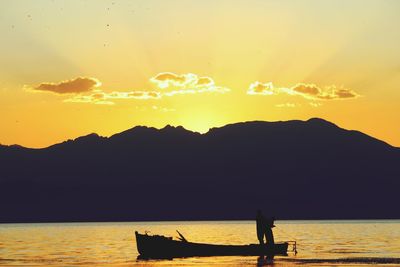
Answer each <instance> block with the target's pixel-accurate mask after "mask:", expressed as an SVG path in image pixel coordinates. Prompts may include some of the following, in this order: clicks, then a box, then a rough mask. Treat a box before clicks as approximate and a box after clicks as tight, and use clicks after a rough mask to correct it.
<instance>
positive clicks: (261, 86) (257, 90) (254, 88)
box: [247, 81, 276, 95]
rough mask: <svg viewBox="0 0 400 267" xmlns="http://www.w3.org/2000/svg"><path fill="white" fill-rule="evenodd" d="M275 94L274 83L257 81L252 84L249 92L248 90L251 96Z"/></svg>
mask: <svg viewBox="0 0 400 267" xmlns="http://www.w3.org/2000/svg"><path fill="white" fill-rule="evenodd" d="M275 93H276V92H275V90H274V86H273V84H272V82H269V83H261V82H258V81H257V82H254V83H252V84H250V87H249V90H247V94H249V95H273V94H275Z"/></svg>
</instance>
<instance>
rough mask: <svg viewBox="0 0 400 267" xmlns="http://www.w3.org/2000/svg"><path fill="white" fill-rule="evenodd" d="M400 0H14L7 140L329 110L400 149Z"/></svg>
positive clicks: (27, 141) (9, 6) (2, 135)
mask: <svg viewBox="0 0 400 267" xmlns="http://www.w3.org/2000/svg"><path fill="white" fill-rule="evenodd" d="M399 12H400V1H396V0H394V1H389V0H387V1H386V0H385V1H381V0H375V1H371V0H360V1H353V0H346V1H344V0H343V1H342V0H331V1H330V0H327V1H319V0H314V1H313V0H304V1H285V0H283V1H282V0H279V1H268V0H243V1H240V0H236V1H232V0H231V1H223V0H218V1H215V0H202V1H193V0H169V1H164V0H143V1H142V0H133V1H123V0H121V1H117V0H114V1H106V0H80V1H77V0H68V1H66V0H64V1H62V0H36V1H29V0H1V1H0V32H1V41H0V143H1V144H6V145H10V144H20V145H23V146H27V147H33V148H40V147H46V146H49V145H52V144H54V143H58V142H62V141H64V140H67V139H73V138H76V137H79V136H82V135H86V134H89V133H93V132H95V133H98V134H100V135H103V136H110V135H112V134H114V133H117V132H120V131H123V130H126V129H129V128H132V127H134V126H137V125H145V126H152V127H156V128H162V127H164V126H165V125H167V124H170V125H173V126H178V125H182V126H184V127H185V128H187V129H189V130H193V131H198V132H202V133H204V132H207V131H208V129H209V128H212V127H220V126H223V125H226V124H229V123H236V122H242V121H253V120H265V121H281V120H282V121H285V120H292V119H300V120H307V119H309V118H312V117H320V118H323V119H326V120H329V121H331V122H334V123H336V124H337V125H339V126H340V127H343V128H346V129H354V130H359V131H362V132H364V133H366V134H368V135H371V136H374V137H376V138H378V139H381V140H384V141H385V142H388V143H389V144H391V145H394V146H400V105H399V103H400V87H399V85H400V49H399V47H400V30H399V26H400V16H399V15H398V14H399Z"/></svg>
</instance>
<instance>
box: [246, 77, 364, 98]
mask: <svg viewBox="0 0 400 267" xmlns="http://www.w3.org/2000/svg"><path fill="white" fill-rule="evenodd" d="M247 94H249V95H278V94H288V95H292V96H294V95H298V96H302V97H304V98H307V99H310V100H339V99H350V98H357V97H359V96H360V95H359V94H357V93H356V92H355V91H353V90H350V89H346V88H337V87H336V86H329V87H325V88H321V87H319V86H317V85H315V84H306V83H298V84H296V85H295V86H293V87H289V88H286V87H275V86H274V85H273V84H272V82H268V83H261V82H259V81H256V82H254V83H252V84H250V86H249V88H248V90H247Z"/></svg>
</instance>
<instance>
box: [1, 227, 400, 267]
mask: <svg viewBox="0 0 400 267" xmlns="http://www.w3.org/2000/svg"><path fill="white" fill-rule="evenodd" d="M276 226H277V227H276V228H274V234H275V239H276V241H277V242H278V241H286V240H296V241H297V242H298V247H297V250H298V254H297V255H294V253H289V256H287V257H276V258H275V260H274V262H273V265H274V266H297V265H299V264H301V265H307V266H321V265H326V266H341V265H343V266H360V265H361V266H362V265H364V266H365V265H370V266H371V265H374V266H376V265H382V266H400V221H399V220H387V221H277V222H276ZM177 229H178V230H179V231H180V232H181V233H182V234H183V235H185V237H186V238H187V239H188V240H189V241H193V242H204V243H214V244H249V243H256V242H257V239H256V233H255V222H253V221H222V222H219V221H211V222H132V223H51V224H0V266H21V265H23V266H44V265H46V266H93V265H96V266H99V265H100V266H193V265H194V266H260V265H268V264H269V263H268V262H264V261H261V260H260V259H258V258H257V257H193V258H185V259H174V260H172V261H171V260H153V261H141V260H137V256H138V252H137V249H136V241H135V236H134V231H135V230H138V231H139V232H144V231H146V230H147V231H150V233H153V234H163V235H168V236H177V234H176V232H175V230H177Z"/></svg>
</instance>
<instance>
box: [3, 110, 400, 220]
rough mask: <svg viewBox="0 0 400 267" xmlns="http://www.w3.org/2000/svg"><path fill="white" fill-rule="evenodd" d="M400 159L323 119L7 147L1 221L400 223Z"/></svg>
mask: <svg viewBox="0 0 400 267" xmlns="http://www.w3.org/2000/svg"><path fill="white" fill-rule="evenodd" d="M398 188H400V149H399V148H396V147H393V146H390V145H388V144H387V143H385V142H382V141H380V140H377V139H375V138H373V137H370V136H368V135H365V134H363V133H361V132H358V131H349V130H345V129H342V128H340V127H338V126H336V125H335V124H333V123H331V122H328V121H325V120H323V119H318V118H314V119H310V120H308V121H299V120H293V121H286V122H264V121H253V122H243V123H235V124H230V125H226V126H224V127H220V128H212V129H210V130H209V132H207V133H205V134H199V133H196V132H191V131H188V130H186V129H184V128H183V127H172V126H166V127H165V128H163V129H155V128H149V127H143V126H137V127H134V128H132V129H129V130H127V131H124V132H121V133H118V134H115V135H113V136H111V137H108V138H107V137H101V136H99V135H97V134H90V135H87V136H83V137H79V138H77V139H75V140H68V141H65V142H63V143H59V144H56V145H53V146H50V147H47V148H43V149H30V148H24V147H21V146H0V222H52V221H131V220H136V221H137V220H208V219H214V220H219V219H252V218H253V217H254V214H255V211H256V210H257V209H262V210H264V213H265V214H268V215H271V216H275V217H276V218H278V219H387V218H397V219H399V218H400V210H399V209H398V207H397V206H396V203H397V202H398Z"/></svg>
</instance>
